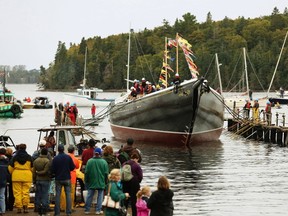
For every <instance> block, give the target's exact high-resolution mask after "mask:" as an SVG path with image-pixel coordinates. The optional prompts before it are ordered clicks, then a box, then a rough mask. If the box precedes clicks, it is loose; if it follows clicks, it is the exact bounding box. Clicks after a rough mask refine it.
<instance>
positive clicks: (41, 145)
mask: <svg viewBox="0 0 288 216" xmlns="http://www.w3.org/2000/svg"><path fill="white" fill-rule="evenodd" d="M43 148H46V141H45V140H44V139H43V140H40V142H39V149H38V150H36V151H35V152H34V153H33V154H32V159H33V161H34V160H36V159H37V158H38V157H39V156H40V154H41V150H42V149H43ZM47 150H48V149H47ZM47 157H48V159H49V160H50V161H52V156H51V153H50V152H49V151H48V153H47Z"/></svg>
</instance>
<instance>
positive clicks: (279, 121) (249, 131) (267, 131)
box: [227, 112, 288, 146]
mask: <svg viewBox="0 0 288 216" xmlns="http://www.w3.org/2000/svg"><path fill="white" fill-rule="evenodd" d="M263 116H264V117H263V118H260V117H259V119H257V120H255V119H250V118H243V117H241V115H236V116H233V118H229V119H227V121H228V131H230V132H232V133H235V134H237V135H240V136H242V137H244V138H246V139H251V140H256V141H263V142H266V143H273V144H279V145H280V146H287V145H288V127H286V126H285V122H286V119H285V118H286V117H285V113H278V112H276V114H275V115H274V117H272V119H275V121H274V122H273V124H271V123H270V124H269V123H268V122H267V120H266V119H265V115H263Z"/></svg>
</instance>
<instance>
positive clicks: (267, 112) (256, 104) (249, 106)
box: [243, 99, 272, 125]
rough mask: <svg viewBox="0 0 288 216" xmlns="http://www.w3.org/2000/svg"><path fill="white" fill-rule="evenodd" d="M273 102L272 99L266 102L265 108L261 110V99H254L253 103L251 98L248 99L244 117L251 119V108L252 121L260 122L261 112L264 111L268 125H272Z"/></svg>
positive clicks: (244, 108)
mask: <svg viewBox="0 0 288 216" xmlns="http://www.w3.org/2000/svg"><path fill="white" fill-rule="evenodd" d="M271 107H272V104H271V102H270V101H267V102H266V106H265V110H262V111H259V101H258V99H254V103H253V105H252V104H251V102H250V101H249V100H246V102H245V105H244V107H243V117H244V119H247V120H248V119H250V110H252V121H253V122H259V121H260V113H261V112H264V114H265V115H264V120H265V121H266V122H267V124H268V125H271V119H272V118H271V117H272V112H271Z"/></svg>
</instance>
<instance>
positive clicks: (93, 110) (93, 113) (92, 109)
mask: <svg viewBox="0 0 288 216" xmlns="http://www.w3.org/2000/svg"><path fill="white" fill-rule="evenodd" d="M95 114H96V106H95V104H94V103H93V104H92V107H91V115H92V118H93V119H94V118H95Z"/></svg>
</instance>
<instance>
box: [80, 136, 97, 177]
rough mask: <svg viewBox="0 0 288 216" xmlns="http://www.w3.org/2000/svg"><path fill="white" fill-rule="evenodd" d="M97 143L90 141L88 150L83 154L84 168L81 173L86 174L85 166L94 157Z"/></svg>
mask: <svg viewBox="0 0 288 216" xmlns="http://www.w3.org/2000/svg"><path fill="white" fill-rule="evenodd" d="M95 145H96V141H95V140H94V139H92V138H91V139H90V140H89V141H88V146H89V147H88V148H87V149H85V150H84V151H83V153H82V158H81V159H82V167H81V171H82V172H85V166H86V164H87V162H88V160H89V159H90V158H92V157H93V156H94V149H95Z"/></svg>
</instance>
